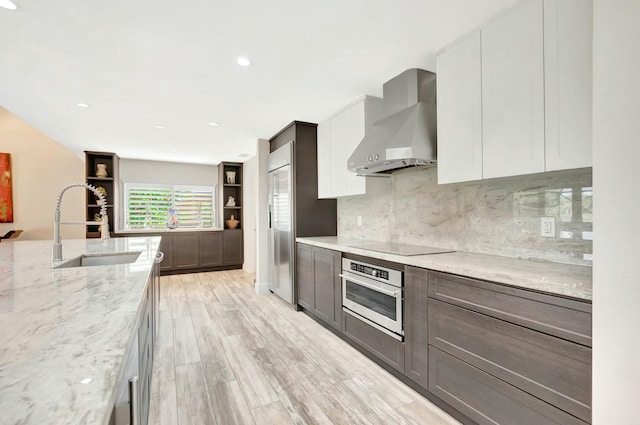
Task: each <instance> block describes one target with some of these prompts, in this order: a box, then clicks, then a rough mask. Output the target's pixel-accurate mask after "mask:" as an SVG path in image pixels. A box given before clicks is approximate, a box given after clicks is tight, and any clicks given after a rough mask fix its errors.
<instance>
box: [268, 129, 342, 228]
mask: <svg viewBox="0 0 640 425" xmlns="http://www.w3.org/2000/svg"><path fill="white" fill-rule="evenodd" d="M317 127H318V125H317V124H312V123H308V122H300V121H294V122H292V123H291V124H289V125H288V126H287V127H285V128H284V129H283V130H281V131H280V132H279V133H278V134H276V135H275V136H273V137H272V138H271V139H270V140H269V144H270V147H269V152H273V151H275V150H276V149H278V148H280V147H282V146H284V145H286V144H287V143H289V142H293V167H292V168H293V191H294V193H293V196H294V208H293V215H294V216H293V223H294V226H293V229H294V230H293V231H294V236H300V237H304V236H335V235H336V234H337V227H338V224H337V207H336V205H337V203H336V200H335V199H318V150H317V143H318V138H317Z"/></svg>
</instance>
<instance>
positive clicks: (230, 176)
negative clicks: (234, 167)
mask: <svg viewBox="0 0 640 425" xmlns="http://www.w3.org/2000/svg"><path fill="white" fill-rule="evenodd" d="M225 174H226V175H227V184H236V172H235V171H231V170H228V171H225Z"/></svg>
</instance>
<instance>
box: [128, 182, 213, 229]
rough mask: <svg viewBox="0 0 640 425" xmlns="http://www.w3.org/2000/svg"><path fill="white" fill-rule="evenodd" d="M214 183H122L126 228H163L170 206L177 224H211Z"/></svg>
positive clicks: (183, 225) (193, 225)
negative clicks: (207, 184) (176, 217)
mask: <svg viewBox="0 0 640 425" xmlns="http://www.w3.org/2000/svg"><path fill="white" fill-rule="evenodd" d="M215 189H216V188H215V186H178V185H157V184H147V183H125V184H124V192H125V195H124V197H125V199H124V205H125V227H126V228H128V229H164V228H166V227H167V214H168V213H169V208H170V207H171V206H173V208H174V209H175V211H176V215H177V216H178V223H179V224H178V227H213V226H214V223H215V214H214V213H215V209H214V207H213V206H214V202H215Z"/></svg>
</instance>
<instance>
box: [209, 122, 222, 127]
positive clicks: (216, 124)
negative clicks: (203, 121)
mask: <svg viewBox="0 0 640 425" xmlns="http://www.w3.org/2000/svg"><path fill="white" fill-rule="evenodd" d="M209 125H210V126H212V127H217V126H219V125H220V123H219V122H210V123H209Z"/></svg>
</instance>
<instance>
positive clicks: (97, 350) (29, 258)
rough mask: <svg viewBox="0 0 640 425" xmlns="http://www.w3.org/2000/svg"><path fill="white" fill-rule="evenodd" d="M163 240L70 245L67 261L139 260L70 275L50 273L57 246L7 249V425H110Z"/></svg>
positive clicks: (0, 261) (1, 400)
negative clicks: (132, 255)
mask: <svg viewBox="0 0 640 425" xmlns="http://www.w3.org/2000/svg"><path fill="white" fill-rule="evenodd" d="M160 239H161V238H160V237H136V238H114V239H105V240H103V239H90V240H63V258H64V259H65V260H66V259H70V258H73V257H76V256H79V255H82V254H106V253H117V252H131V251H140V255H139V257H138V258H137V260H135V261H134V262H132V263H129V264H116V265H104V266H91V267H72V268H62V269H53V268H52V262H51V246H52V242H51V241H20V242H13V243H3V244H1V245H0V338H1V340H2V349H1V350H0V410H1V411H2V423H6V424H38V425H40V424H99V425H102V424H107V423H109V420H110V418H111V415H112V411H113V407H114V403H115V400H116V387H117V385H118V384H119V382H120V381H121V380H122V379H124V378H126V377H124V376H123V374H124V365H125V361H126V359H127V356H128V355H129V353H128V351H129V347H131V346H132V342H134V341H135V338H137V336H138V332H137V331H138V323H139V321H140V316H141V315H142V314H144V311H142V308H141V306H142V305H143V302H144V301H145V298H144V297H145V296H146V294H147V289H148V283H149V281H150V280H151V279H150V278H151V273H152V269H153V266H154V260H155V258H156V253H157V251H158V247H159V245H160Z"/></svg>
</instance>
